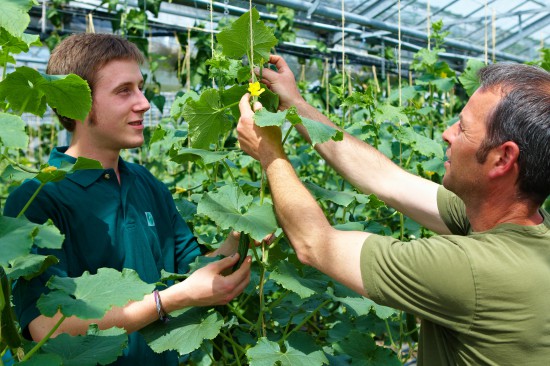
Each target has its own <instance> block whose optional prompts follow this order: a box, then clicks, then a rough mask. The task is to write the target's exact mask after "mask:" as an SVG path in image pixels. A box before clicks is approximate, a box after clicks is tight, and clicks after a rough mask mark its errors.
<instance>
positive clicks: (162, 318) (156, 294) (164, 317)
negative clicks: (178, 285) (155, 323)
mask: <svg viewBox="0 0 550 366" xmlns="http://www.w3.org/2000/svg"><path fill="white" fill-rule="evenodd" d="M153 296H154V297H155V304H156V305H157V314H158V315H159V320H160V321H161V322H163V323H168V321H169V320H170V318H169V317H168V314H166V312H165V311H164V309H163V308H162V301H161V300H160V295H159V290H155V291H153Z"/></svg>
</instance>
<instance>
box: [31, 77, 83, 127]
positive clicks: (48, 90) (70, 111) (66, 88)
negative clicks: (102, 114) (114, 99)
mask: <svg viewBox="0 0 550 366" xmlns="http://www.w3.org/2000/svg"><path fill="white" fill-rule="evenodd" d="M43 77H44V80H46V81H47V82H45V83H43V84H40V90H41V91H43V92H44V94H45V95H46V101H47V102H48V104H49V105H50V107H52V108H55V109H56V110H57V112H58V113H59V114H61V115H62V116H65V117H69V118H73V119H76V120H79V121H83V120H84V119H85V118H86V116H87V115H88V113H89V112H90V109H91V108H92V96H91V91H90V87H89V86H88V83H87V82H86V81H85V80H83V79H82V78H80V77H79V76H77V75H74V74H69V75H65V76H60V75H43Z"/></svg>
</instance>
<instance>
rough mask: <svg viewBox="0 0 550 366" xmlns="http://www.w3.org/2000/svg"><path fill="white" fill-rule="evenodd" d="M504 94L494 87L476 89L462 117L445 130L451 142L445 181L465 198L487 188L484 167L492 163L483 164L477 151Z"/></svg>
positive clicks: (448, 141)
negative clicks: (488, 123) (490, 117)
mask: <svg viewBox="0 0 550 366" xmlns="http://www.w3.org/2000/svg"><path fill="white" fill-rule="evenodd" d="M500 98H501V97H500V95H498V94H496V93H495V92H493V91H490V90H486V91H481V90H478V91H476V92H475V93H474V94H473V95H472V97H471V98H470V100H469V101H468V103H467V104H466V106H465V107H464V109H463V110H462V113H460V120H459V121H458V122H456V123H455V124H454V125H452V126H451V127H449V128H447V130H445V132H444V133H443V139H444V140H445V141H446V142H447V143H448V144H449V147H448V148H447V158H448V160H447V161H446V162H445V176H444V177H443V185H444V186H445V187H446V188H447V189H449V190H451V191H453V192H454V193H456V194H458V195H459V196H461V197H462V198H463V199H464V198H467V197H468V196H467V195H468V194H470V193H472V192H473V193H475V192H481V191H482V189H483V182H484V177H485V176H486V171H485V170H484V168H487V167H488V166H489V165H488V164H486V163H483V164H480V163H479V162H478V160H477V158H476V152H477V151H478V149H479V147H480V145H481V143H482V142H483V140H484V139H485V136H486V129H487V127H486V122H485V121H486V120H487V118H488V116H489V113H491V111H492V110H493V109H494V108H495V106H496V105H497V103H498V102H499V101H500Z"/></svg>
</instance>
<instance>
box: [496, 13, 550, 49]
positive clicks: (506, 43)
mask: <svg viewBox="0 0 550 366" xmlns="http://www.w3.org/2000/svg"><path fill="white" fill-rule="evenodd" d="M549 24H550V14H547V15H546V16H544V17H542V18H540V19H538V20H535V21H534V22H532V23H531V24H529V25H527V26H524V27H522V29H520V30H519V31H518V32H517V33H516V34H514V35H513V36H510V37H508V38H506V39H504V40H502V41H500V42H499V43H498V44H497V49H499V50H504V49H506V48H508V47H510V46H512V45H513V44H514V43H516V42H518V41H519V40H520V39H522V38H524V37H525V35H526V34H531V33H533V32H536V31H538V30H540V29H542V28H544V27H546V26H547V25H549Z"/></svg>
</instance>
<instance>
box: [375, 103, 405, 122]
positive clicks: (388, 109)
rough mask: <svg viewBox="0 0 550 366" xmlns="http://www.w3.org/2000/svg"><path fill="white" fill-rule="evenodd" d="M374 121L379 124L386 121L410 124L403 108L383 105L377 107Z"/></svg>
mask: <svg viewBox="0 0 550 366" xmlns="http://www.w3.org/2000/svg"><path fill="white" fill-rule="evenodd" d="M374 121H375V122H376V123H379V124H380V123H383V122H386V121H390V122H394V123H406V124H408V123H409V118H408V117H407V115H406V114H405V113H404V112H403V107H394V106H392V105H389V104H382V105H378V106H377V107H376V111H375V113H374Z"/></svg>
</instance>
